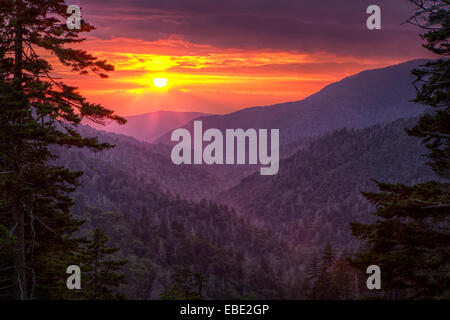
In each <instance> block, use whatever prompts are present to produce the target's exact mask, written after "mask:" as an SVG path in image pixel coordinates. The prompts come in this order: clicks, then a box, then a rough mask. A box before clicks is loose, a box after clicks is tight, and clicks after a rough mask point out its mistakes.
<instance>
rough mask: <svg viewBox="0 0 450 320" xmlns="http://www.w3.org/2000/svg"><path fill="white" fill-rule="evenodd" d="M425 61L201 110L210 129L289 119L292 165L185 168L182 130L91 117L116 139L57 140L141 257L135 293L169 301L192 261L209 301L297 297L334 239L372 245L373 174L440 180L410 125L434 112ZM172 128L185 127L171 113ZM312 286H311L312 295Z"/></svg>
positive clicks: (132, 270)
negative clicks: (153, 136) (265, 171)
mask: <svg viewBox="0 0 450 320" xmlns="http://www.w3.org/2000/svg"><path fill="white" fill-rule="evenodd" d="M423 62H424V60H415V61H410V62H406V63H403V64H400V65H396V66H392V67H388V68H383V69H376V70H369V71H365V72H362V73H360V74H358V75H355V76H352V77H349V78H346V79H343V80H342V81H340V82H337V83H335V84H331V85H329V86H328V87H326V88H324V89H323V90H321V91H320V92H318V93H317V94H315V95H313V96H311V97H309V98H307V99H305V100H302V101H299V102H292V103H285V104H280V105H276V106H269V107H255V108H249V109H244V110H241V111H238V112H235V113H232V114H229V115H220V116H219V115H212V116H211V115H207V116H205V115H202V116H200V118H192V119H190V120H187V121H188V123H187V124H186V125H185V127H186V128H189V127H190V126H191V124H192V120H193V119H201V120H202V121H203V124H204V127H215V128H219V129H226V128H239V127H240V128H244V129H245V128H251V127H253V128H279V129H280V137H281V141H282V146H281V152H280V155H281V160H280V170H279V173H278V174H277V175H275V176H261V175H259V173H258V172H256V171H257V169H258V166H220V165H219V166H217V165H216V166H207V165H196V166H183V165H180V166H176V165H174V164H173V163H172V162H171V159H170V150H171V147H170V141H169V140H170V132H168V133H166V134H165V135H163V136H162V137H161V138H160V139H157V142H156V143H153V144H151V143H147V142H143V141H139V139H138V137H129V136H125V135H121V134H115V133H106V132H104V131H98V130H96V129H93V128H91V127H89V126H81V127H80V128H79V129H80V132H81V134H82V135H84V136H97V137H99V140H100V141H104V142H109V143H111V144H114V145H115V146H116V147H115V148H113V149H111V150H106V151H102V152H100V153H95V152H90V151H86V150H78V149H73V148H72V149H64V150H58V153H59V155H60V156H61V157H60V159H59V160H58V161H59V162H60V163H62V164H64V165H65V166H68V167H69V168H71V169H73V170H81V171H84V172H85V174H84V176H83V177H82V179H81V181H80V182H81V186H80V188H78V189H77V191H76V193H75V194H74V198H75V213H76V215H77V216H79V217H80V218H82V219H85V220H86V221H87V222H86V223H87V225H88V226H89V227H100V228H102V229H104V230H106V231H107V233H108V235H109V237H110V239H111V243H112V244H114V245H120V247H121V251H120V255H121V256H122V257H124V258H127V259H128V260H129V261H130V264H129V270H128V271H127V277H129V278H131V279H132V280H131V281H130V283H129V284H128V285H127V286H126V288H125V289H126V290H125V291H126V292H127V295H128V296H130V297H138V298H143V299H147V298H158V296H159V294H160V293H161V292H162V291H164V290H165V289H167V287H168V286H169V285H170V283H171V281H172V280H173V279H174V277H175V274H176V272H177V270H179V268H181V267H182V266H188V267H190V268H191V269H192V270H194V271H197V272H200V273H201V274H204V275H207V276H208V278H209V282H208V285H207V287H206V297H207V298H230V299H238V298H248V297H252V298H269V297H270V298H274V297H279V298H283V297H284V298H295V297H298V296H299V295H298V294H296V292H297V291H298V290H297V289H298V288H299V287H300V286H301V283H303V281H304V280H305V279H306V277H307V273H306V272H307V265H308V264H309V262H310V261H311V260H312V259H313V258H314V257H316V256H317V255H319V254H320V252H321V250H322V249H323V248H324V246H325V245H326V244H327V243H329V244H331V245H332V246H333V247H334V248H335V249H336V250H337V252H342V251H353V250H355V249H356V248H357V247H358V246H359V242H358V241H356V240H355V239H354V238H353V237H352V235H351V233H350V228H349V223H350V222H353V221H369V220H370V219H371V218H370V215H369V213H370V212H372V211H373V210H374V208H373V207H372V205H371V204H370V203H369V202H368V201H367V200H366V199H365V198H364V197H363V196H362V195H361V192H362V191H374V190H376V184H375V183H374V181H372V179H376V180H379V181H383V182H400V183H404V184H413V183H418V182H423V181H427V180H430V179H436V177H435V176H434V174H433V172H432V171H431V169H429V168H428V167H426V166H425V165H424V163H425V159H424V157H423V156H422V154H423V153H425V148H424V146H423V145H422V144H421V142H420V140H418V139H416V138H412V137H409V136H408V135H407V134H406V132H405V128H408V127H411V126H413V125H414V123H416V122H417V116H418V115H419V114H420V113H422V112H423V111H424V108H423V107H422V106H420V105H415V104H413V103H411V102H409V100H410V99H412V98H413V97H414V95H415V92H414V87H413V86H412V84H411V82H412V80H413V78H412V76H411V75H410V71H411V69H413V68H414V67H416V66H417V65H419V64H422V63H423ZM172 124H173V123H172ZM300 296H301V295H300Z"/></svg>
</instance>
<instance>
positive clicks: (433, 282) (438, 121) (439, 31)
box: [351, 0, 450, 299]
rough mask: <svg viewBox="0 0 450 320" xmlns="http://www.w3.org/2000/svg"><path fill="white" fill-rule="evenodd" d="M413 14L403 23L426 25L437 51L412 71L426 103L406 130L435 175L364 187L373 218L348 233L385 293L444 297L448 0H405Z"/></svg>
mask: <svg viewBox="0 0 450 320" xmlns="http://www.w3.org/2000/svg"><path fill="white" fill-rule="evenodd" d="M411 2H413V3H414V4H415V5H416V6H417V12H416V15H415V16H414V17H412V18H411V19H410V20H409V22H410V23H413V24H416V25H418V26H420V27H421V28H422V29H423V30H424V34H423V35H422V38H423V39H424V40H425V42H426V43H425V45H424V47H425V48H427V49H428V50H430V51H432V52H433V53H435V54H437V55H439V56H440V59H438V60H434V61H431V62H428V63H426V64H425V65H424V66H422V67H420V68H418V69H416V70H414V71H413V74H414V75H416V77H417V79H416V81H415V85H416V88H417V97H416V99H415V100H414V101H415V102H417V103H421V104H424V105H426V106H429V107H430V108H429V111H428V112H427V113H425V114H424V115H423V116H422V117H421V118H420V120H419V122H418V123H417V125H416V126H414V127H413V128H412V129H410V130H407V133H408V134H409V135H411V136H416V137H419V138H421V139H422V141H423V142H424V144H425V145H426V147H427V148H428V149H429V153H428V154H427V157H428V160H429V161H428V165H430V166H431V167H432V169H433V170H434V171H435V172H436V173H437V174H438V175H439V177H440V179H439V180H438V181H430V182H427V183H424V184H419V185H414V186H406V185H402V184H387V183H378V187H379V189H380V192H379V193H364V195H365V196H366V198H367V199H368V200H370V201H371V202H372V203H374V204H375V205H376V208H377V210H376V212H375V213H374V215H375V216H377V217H379V218H380V219H379V220H377V222H376V223H374V224H369V225H366V224H360V223H353V224H352V225H351V227H352V232H353V235H354V236H356V237H357V238H359V239H362V240H365V241H366V245H367V248H366V249H365V250H363V251H361V252H359V253H357V254H356V255H355V256H354V259H353V264H354V265H355V266H357V267H358V268H360V269H361V270H362V271H363V270H364V271H365V269H366V268H367V267H368V266H369V265H372V264H375V265H378V266H380V268H381V276H382V277H381V279H382V289H383V291H384V292H383V295H384V297H385V298H394V299H395V298H410V299H420V298H422V299H423V298H425V299H430V298H444V299H445V298H446V299H449V298H450V181H449V178H450V149H449V143H450V62H449V54H450V44H449V36H450V2H449V1H447V0H428V1H426V0H425V1H424V0H411Z"/></svg>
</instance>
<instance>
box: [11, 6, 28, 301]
mask: <svg viewBox="0 0 450 320" xmlns="http://www.w3.org/2000/svg"><path fill="white" fill-rule="evenodd" d="M22 6H23V4H22V0H16V8H15V9H16V26H15V37H14V84H15V86H16V90H17V92H18V97H22V93H21V91H22V67H23V62H22V55H23V44H22V41H23V40H22V38H23V32H22V21H21V14H22V12H21V11H22ZM19 107H20V108H22V107H24V106H23V105H19ZM19 113H21V112H19ZM18 121H19V123H21V122H22V116H19V118H18ZM20 149H21V148H20V146H19V147H18V148H17V150H19V152H20ZM19 169H20V164H17V163H16V168H15V170H16V171H17V175H18V176H20V170H19ZM19 181H20V178H19ZM19 183H20V182H19ZM15 189H16V190H14V191H15V192H14V194H13V203H12V220H13V226H14V228H15V229H14V236H15V237H16V242H15V248H14V266H13V279H12V280H13V292H12V293H13V299H15V300H25V299H26V298H27V290H26V264H25V217H24V210H23V208H22V204H21V201H20V191H19V190H18V189H19V188H15Z"/></svg>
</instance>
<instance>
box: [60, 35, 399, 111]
mask: <svg viewBox="0 0 450 320" xmlns="http://www.w3.org/2000/svg"><path fill="white" fill-rule="evenodd" d="M81 47H82V48H83V49H85V50H88V52H90V53H92V54H94V55H95V56H97V57H99V58H101V59H107V60H108V61H109V62H110V63H112V64H113V65H114V66H115V68H116V70H115V71H114V72H112V73H110V77H109V78H108V79H100V78H98V77H96V76H95V75H87V76H86V75H83V76H81V75H77V74H73V73H72V72H70V71H69V70H64V69H63V68H61V67H58V66H57V67H56V68H55V70H56V71H57V72H56V74H57V76H59V77H61V78H62V79H63V80H64V81H65V82H67V83H68V84H71V85H75V86H77V87H79V88H80V91H81V93H83V94H84V95H85V96H86V97H87V98H88V99H89V101H91V102H96V103H101V104H103V105H104V106H105V107H108V108H111V109H113V110H115V111H116V113H117V114H119V115H122V116H130V115H136V114H142V113H147V112H152V111H157V110H171V111H196V112H207V113H219V114H223V113H229V112H232V111H235V110H238V109H242V108H244V107H250V106H258V105H270V104H275V103H280V102H286V101H296V100H300V99H302V98H305V97H307V96H309V95H311V94H313V93H315V92H317V91H318V90H320V89H321V88H323V87H324V86H326V85H327V84H329V83H332V82H335V81H338V80H339V79H342V78H344V77H347V76H349V75H352V74H355V73H357V72H360V71H362V70H366V69H370V68H376V67H384V66H387V65H391V64H395V63H398V62H401V61H402V60H401V59H392V58H384V59H379V58H378V59H376V60H373V59H372V60H371V59H363V58H358V57H351V56H337V55H333V54H330V53H325V52H324V53H314V54H309V55H308V54H301V53H295V52H289V51H284V52H283V51H271V50H244V49H220V48H215V47H213V46H210V45H195V44H192V43H189V42H187V41H184V40H183V39H181V38H177V37H171V38H170V39H167V40H158V41H143V40H134V39H127V38H115V39H110V40H100V39H95V38H90V39H89V40H87V41H85V42H84V43H83V44H82V45H81ZM54 65H57V63H55V64H54ZM153 78H167V79H168V84H167V86H166V87H164V88H157V87H156V86H155V85H154V84H153Z"/></svg>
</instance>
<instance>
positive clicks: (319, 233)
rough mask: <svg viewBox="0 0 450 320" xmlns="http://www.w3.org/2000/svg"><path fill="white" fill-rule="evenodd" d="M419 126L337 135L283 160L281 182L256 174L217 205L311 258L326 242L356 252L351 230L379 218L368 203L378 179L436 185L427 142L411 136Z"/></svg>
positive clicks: (400, 123) (387, 126) (399, 124)
mask: <svg viewBox="0 0 450 320" xmlns="http://www.w3.org/2000/svg"><path fill="white" fill-rule="evenodd" d="M415 123H417V118H413V119H409V120H403V119H399V120H397V121H395V122H392V123H389V124H385V125H376V126H373V127H369V128H365V129H359V130H355V129H340V130H337V131H335V132H333V133H330V134H328V135H325V136H323V137H321V138H318V139H317V140H316V141H314V142H312V143H311V144H310V145H309V147H308V148H307V149H305V150H301V151H298V152H297V153H296V154H294V155H293V156H291V157H290V158H288V159H284V160H282V161H281V163H280V171H279V173H278V174H277V175H274V176H261V175H259V174H258V173H255V174H253V175H251V176H249V177H247V178H245V179H243V180H242V182H241V183H240V184H239V185H237V186H235V187H233V188H232V189H230V190H228V191H226V192H224V193H222V194H221V195H219V196H218V197H217V200H218V201H220V202H222V203H226V204H227V205H229V206H233V207H234V208H236V210H237V211H238V212H239V213H241V214H242V215H245V216H246V217H247V218H248V219H250V220H256V221H259V223H258V225H259V226H260V227H263V228H266V229H268V230H271V231H272V232H275V233H276V234H278V236H279V237H280V239H283V240H286V241H290V242H292V243H295V245H296V246H298V247H299V248H303V249H305V250H306V251H308V252H310V250H311V249H312V248H314V247H316V248H320V247H321V246H323V245H324V244H325V243H327V242H330V243H332V244H333V245H334V246H336V247H341V248H346V249H351V246H352V243H353V246H354V245H355V243H356V242H355V239H354V238H353V237H352V235H351V232H350V228H349V223H350V222H353V221H355V220H359V221H367V219H369V212H371V211H372V210H373V207H372V206H371V204H370V203H369V202H368V201H367V200H366V199H365V198H364V197H363V196H362V195H361V192H362V191H375V190H376V186H375V183H374V182H373V181H372V179H376V180H378V181H381V182H391V183H404V184H416V183H420V182H424V181H428V180H433V179H437V177H436V176H435V175H434V174H433V172H432V170H431V169H430V168H429V167H427V166H425V164H424V163H425V160H426V159H425V158H424V157H423V156H422V155H423V154H424V153H426V149H425V147H424V146H423V145H422V143H421V141H420V140H419V139H417V138H414V137H410V136H408V135H407V134H406V132H405V130H404V129H405V128H410V127H412V126H413V125H414V124H415ZM353 248H354V247H353Z"/></svg>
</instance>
